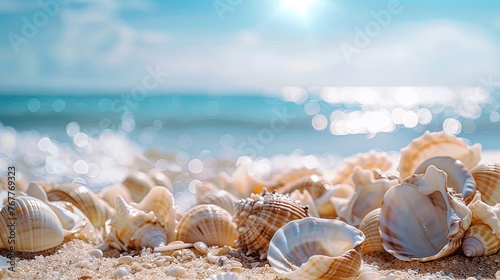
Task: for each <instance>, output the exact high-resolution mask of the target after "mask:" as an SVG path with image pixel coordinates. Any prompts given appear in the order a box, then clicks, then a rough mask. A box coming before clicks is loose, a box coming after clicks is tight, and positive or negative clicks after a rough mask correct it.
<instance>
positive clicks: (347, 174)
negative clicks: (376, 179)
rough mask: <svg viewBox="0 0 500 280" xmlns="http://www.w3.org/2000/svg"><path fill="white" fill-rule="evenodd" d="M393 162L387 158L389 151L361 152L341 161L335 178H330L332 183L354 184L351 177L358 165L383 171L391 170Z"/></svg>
mask: <svg viewBox="0 0 500 280" xmlns="http://www.w3.org/2000/svg"><path fill="white" fill-rule="evenodd" d="M391 165H392V162H391V161H390V160H389V159H388V158H387V153H384V152H376V151H374V150H372V151H369V152H367V153H359V154H356V155H354V156H351V157H348V158H346V159H344V160H343V161H342V162H341V165H340V167H339V168H337V169H336V170H335V172H334V176H333V178H332V179H331V180H330V183H331V184H332V185H337V184H342V183H348V184H351V185H352V184H353V182H352V180H351V177H352V173H353V170H354V167H356V166H358V167H360V168H362V169H375V168H376V169H380V170H382V171H386V170H389V168H391Z"/></svg>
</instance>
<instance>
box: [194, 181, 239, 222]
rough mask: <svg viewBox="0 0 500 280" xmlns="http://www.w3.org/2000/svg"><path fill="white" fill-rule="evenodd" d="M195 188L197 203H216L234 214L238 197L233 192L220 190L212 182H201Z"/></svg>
mask: <svg viewBox="0 0 500 280" xmlns="http://www.w3.org/2000/svg"><path fill="white" fill-rule="evenodd" d="M195 188H196V204H215V205H217V206H220V207H222V208H223V209H224V210H226V211H227V212H229V214H231V215H233V214H234V203H235V202H236V200H238V199H237V198H236V196H234V195H233V194H232V193H230V192H227V191H225V190H220V189H218V188H217V187H216V186H214V185H213V184H211V183H199V184H197V185H196V187H195Z"/></svg>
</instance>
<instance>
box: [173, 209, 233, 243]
mask: <svg viewBox="0 0 500 280" xmlns="http://www.w3.org/2000/svg"><path fill="white" fill-rule="evenodd" d="M236 238H238V232H237V231H236V225H235V224H234V223H233V222H232V216H231V214H229V213H228V212H227V211H226V210H224V209H222V208H221V207H219V206H217V205H213V204H202V205H197V206H195V207H193V208H191V209H189V210H188V211H187V212H186V214H185V215H184V216H183V217H182V219H181V220H180V221H179V224H178V226H177V237H176V239H177V240H182V241H184V242H189V243H194V242H198V241H202V242H204V243H205V244H207V245H208V246H221V247H222V246H225V245H227V246H234V241H235V239H236Z"/></svg>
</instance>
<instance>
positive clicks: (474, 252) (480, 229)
mask: <svg viewBox="0 0 500 280" xmlns="http://www.w3.org/2000/svg"><path fill="white" fill-rule="evenodd" d="M498 249H500V239H498V237H497V236H496V235H495V234H493V233H492V229H491V228H490V227H489V226H488V225H485V224H475V225H472V226H470V227H469V228H468V229H467V231H466V232H465V236H464V240H463V242H462V250H463V252H464V254H465V255H466V256H467V257H478V256H489V255H492V254H495V253H496V252H497V251H498Z"/></svg>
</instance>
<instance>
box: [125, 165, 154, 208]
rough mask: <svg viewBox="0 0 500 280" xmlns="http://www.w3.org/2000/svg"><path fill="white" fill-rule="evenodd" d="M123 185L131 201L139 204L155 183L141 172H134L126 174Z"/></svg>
mask: <svg viewBox="0 0 500 280" xmlns="http://www.w3.org/2000/svg"><path fill="white" fill-rule="evenodd" d="M123 185H125V187H127V188H128V190H129V192H130V195H131V196H132V200H134V201H135V202H139V201H141V200H142V199H143V198H144V197H145V196H146V195H147V194H148V193H149V191H150V190H151V189H152V188H153V187H154V186H155V185H156V183H155V181H154V180H153V178H151V176H149V175H148V174H146V173H144V172H141V171H134V172H131V173H130V174H128V176H127V177H126V178H125V180H124V181H123Z"/></svg>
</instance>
